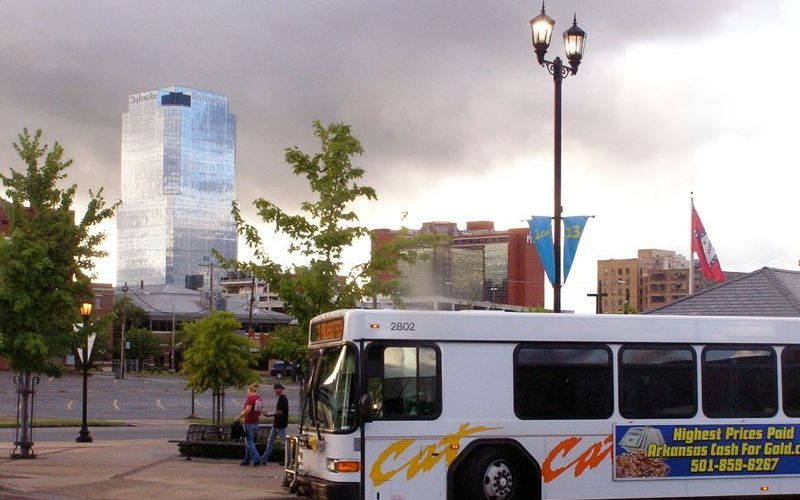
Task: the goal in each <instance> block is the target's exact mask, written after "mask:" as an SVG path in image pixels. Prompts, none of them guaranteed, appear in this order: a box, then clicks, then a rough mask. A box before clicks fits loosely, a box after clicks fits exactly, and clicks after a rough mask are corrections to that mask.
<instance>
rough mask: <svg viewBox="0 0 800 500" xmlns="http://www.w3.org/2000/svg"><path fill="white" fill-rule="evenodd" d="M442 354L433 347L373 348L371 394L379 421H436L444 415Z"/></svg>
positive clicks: (370, 355)
mask: <svg viewBox="0 0 800 500" xmlns="http://www.w3.org/2000/svg"><path fill="white" fill-rule="evenodd" d="M439 359H440V356H439V351H438V349H436V348H435V347H433V346H422V345H420V346H416V345H415V346H408V345H401V346H398V345H382V344H373V345H371V346H370V347H369V348H368V349H367V391H368V392H369V395H370V397H371V398H372V404H373V408H374V410H375V411H374V413H375V415H374V418H375V419H376V420H416V419H436V418H438V416H439V414H440V413H441V397H440V394H439V392H440V389H439V388H440V386H441V383H440V381H441V369H440V366H439V365H440V363H439Z"/></svg>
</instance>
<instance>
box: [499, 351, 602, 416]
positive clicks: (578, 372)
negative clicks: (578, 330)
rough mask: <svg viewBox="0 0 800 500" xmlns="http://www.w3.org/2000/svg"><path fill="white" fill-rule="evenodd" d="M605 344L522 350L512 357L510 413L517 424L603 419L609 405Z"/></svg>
mask: <svg viewBox="0 0 800 500" xmlns="http://www.w3.org/2000/svg"><path fill="white" fill-rule="evenodd" d="M613 398H614V395H613V376H612V368H611V351H610V349H609V348H608V347H607V346H605V345H564V346H558V345H548V344H539V345H524V344H523V345H521V346H520V347H518V348H517V350H516V351H515V353H514V412H515V413H516V415H517V417H519V418H521V419H554V420H555V419H605V418H608V417H610V416H611V414H612V412H613V406H614V402H613V401H614V399H613Z"/></svg>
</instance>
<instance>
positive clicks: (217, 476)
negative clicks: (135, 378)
mask: <svg viewBox="0 0 800 500" xmlns="http://www.w3.org/2000/svg"><path fill="white" fill-rule="evenodd" d="M34 449H35V450H36V453H37V455H38V458H36V459H33V460H12V459H10V458H7V456H4V457H0V498H3V499H7V498H8V499H19V500H39V499H48V500H49V499H57V500H68V499H78V498H91V499H132V498H137V499H139V498H164V497H169V498H170V500H177V499H203V498H209V499H211V498H215V499H218V498H241V499H289V498H296V497H293V496H289V495H287V493H286V492H285V491H283V490H282V489H281V487H280V483H281V479H282V477H283V468H282V467H280V466H278V465H277V464H274V463H270V464H269V465H267V466H262V467H240V466H239V462H238V460H216V459H205V458H193V459H192V460H186V459H185V458H184V457H181V456H180V455H179V454H178V447H177V446H176V445H175V444H170V443H167V442H166V441H164V440H161V439H131V440H119V441H106V442H98V443H88V444H87V443H75V442H66V441H61V442H44V443H41V444H36V445H35V447H34Z"/></svg>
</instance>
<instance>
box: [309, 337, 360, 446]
mask: <svg viewBox="0 0 800 500" xmlns="http://www.w3.org/2000/svg"><path fill="white" fill-rule="evenodd" d="M310 361H311V363H310V365H311V369H312V379H311V381H310V383H309V389H308V391H306V395H305V397H306V404H305V405H303V412H304V413H303V421H304V422H308V423H309V424H308V425H309V426H310V427H309V428H312V429H313V428H315V427H316V426H319V429H320V430H324V431H331V432H341V433H347V432H352V431H353V430H354V429H355V427H356V424H357V422H358V372H357V371H356V367H357V366H358V364H357V363H356V348H355V347H354V346H352V345H342V346H336V347H331V348H327V349H320V350H317V351H312V352H311V360H310Z"/></svg>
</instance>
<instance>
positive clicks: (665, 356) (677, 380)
mask: <svg viewBox="0 0 800 500" xmlns="http://www.w3.org/2000/svg"><path fill="white" fill-rule="evenodd" d="M696 366H697V365H696V364H695V356H694V350H692V348H691V347H689V346H665V345H663V344H661V345H631V346H627V345H626V346H623V347H622V349H621V350H620V364H619V371H620V382H619V392H620V403H619V404H620V408H619V412H620V415H622V416H623V417H625V418H686V417H693V416H694V415H695V414H696V413H697V377H696V374H697V368H696Z"/></svg>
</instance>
